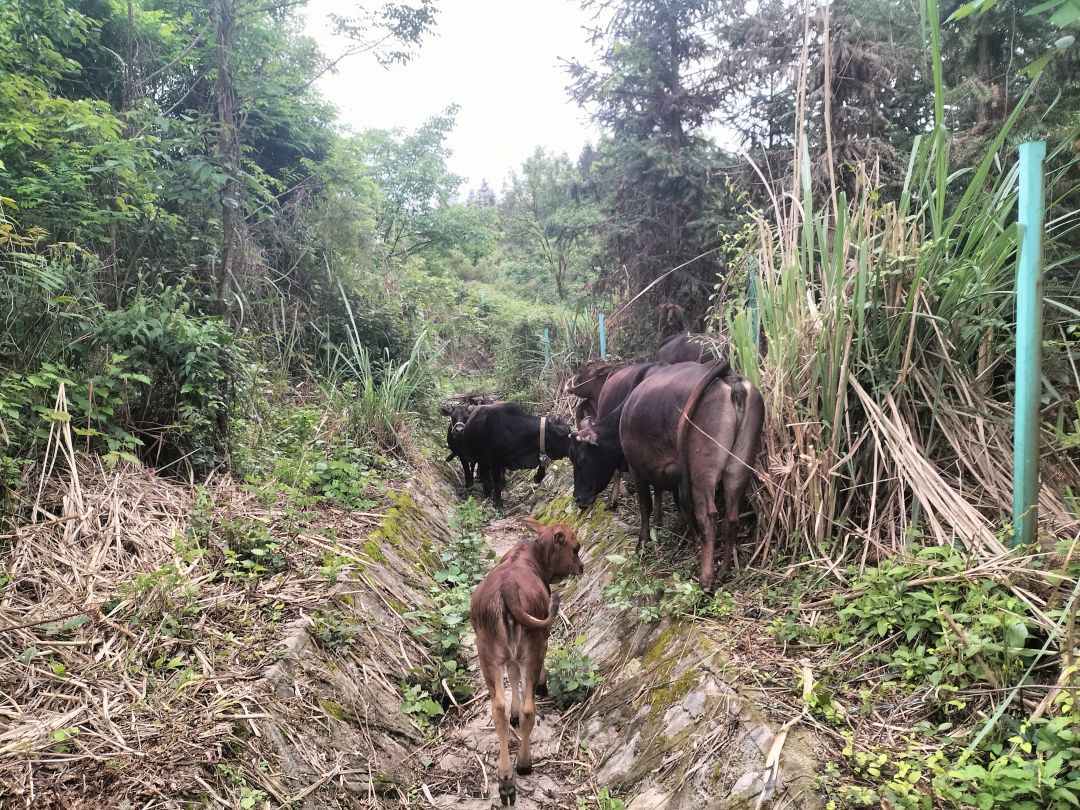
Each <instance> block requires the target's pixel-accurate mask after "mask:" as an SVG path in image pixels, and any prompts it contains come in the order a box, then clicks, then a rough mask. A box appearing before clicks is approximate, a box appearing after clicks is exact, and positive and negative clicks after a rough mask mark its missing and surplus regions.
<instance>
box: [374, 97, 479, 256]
mask: <svg viewBox="0 0 1080 810" xmlns="http://www.w3.org/2000/svg"><path fill="white" fill-rule="evenodd" d="M456 114H457V107H453V106H451V107H448V108H447V109H446V110H445V111H443V113H442V114H441V115H436V116H433V117H432V118H429V119H428V120H427V121H425V122H424V123H423V124H422V125H421V126H420V127H419V128H418V129H417V130H416V131H415V132H410V133H406V132H403V131H402V130H399V129H394V130H381V129H373V130H369V131H367V132H365V133H363V134H362V135H360V136H359V137H358V138H357V140H356V145H357V149H358V151H359V153H360V154H361V159H362V160H363V162H364V164H365V165H366V166H367V167H368V177H369V178H370V180H371V181H372V183H373V184H374V185H375V187H376V188H377V189H378V202H377V206H376V212H375V228H376V232H377V233H378V235H379V239H380V242H381V249H382V255H383V259H384V261H386V262H390V261H400V260H404V259H407V258H409V257H410V256H414V255H416V254H418V253H421V252H424V251H431V250H446V249H449V248H453V247H459V248H461V249H462V250H463V251H464V252H465V253H466V254H467V255H468V256H469V257H470V258H471V259H472V260H473V261H477V260H478V259H479V258H480V257H481V256H483V255H485V254H486V252H487V251H488V250H490V244H491V242H492V239H493V236H492V234H491V233H490V231H491V227H492V224H493V218H492V217H491V215H490V214H488V213H485V211H484V209H478V208H476V207H470V206H466V205H453V204H452V201H453V198H454V195H455V194H456V193H457V190H458V188H460V186H461V182H462V178H461V177H459V176H458V175H456V174H454V173H453V172H451V171H450V170H449V169H448V168H447V166H446V159H447V158H448V157H449V156H450V150H449V148H448V147H447V146H446V137H447V135H449V134H450V130H451V129H452V128H453V126H454V117H455V116H456Z"/></svg>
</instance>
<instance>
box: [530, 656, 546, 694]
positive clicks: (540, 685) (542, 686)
mask: <svg viewBox="0 0 1080 810" xmlns="http://www.w3.org/2000/svg"><path fill="white" fill-rule="evenodd" d="M544 655H545V657H546V656H547V651H546V650H545V651H544ZM547 679H548V671H547V667H540V677H539V678H537V680H536V686H535V687H533V694H535V695H536V696H537V697H547V694H548V685H547Z"/></svg>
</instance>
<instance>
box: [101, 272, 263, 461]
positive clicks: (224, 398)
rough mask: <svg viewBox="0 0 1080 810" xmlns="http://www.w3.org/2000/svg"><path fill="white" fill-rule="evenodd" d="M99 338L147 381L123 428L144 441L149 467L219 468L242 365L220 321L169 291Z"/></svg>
mask: <svg viewBox="0 0 1080 810" xmlns="http://www.w3.org/2000/svg"><path fill="white" fill-rule="evenodd" d="M94 337H95V339H96V340H97V342H98V343H99V344H101V345H103V346H108V347H110V348H111V349H112V350H113V351H119V352H122V353H123V356H124V357H126V358H127V359H128V360H129V361H130V362H131V363H132V364H133V366H134V367H135V368H136V369H137V370H138V371H139V372H140V373H141V374H142V375H143V376H144V377H145V378H147V379H149V380H150V384H149V385H148V386H147V387H146V388H145V389H143V390H142V391H140V394H141V396H140V397H139V398H137V399H135V400H133V401H131V402H129V403H127V413H126V418H125V419H124V420H123V423H122V424H125V425H129V426H130V428H129V429H130V430H131V432H133V433H136V434H137V435H141V436H142V437H144V440H146V441H147V444H148V448H147V452H146V456H147V460H148V461H149V462H150V463H151V464H154V465H157V464H159V463H160V462H161V461H162V460H164V459H168V460H169V461H174V460H176V459H179V458H180V457H184V458H186V459H187V460H188V462H189V463H190V464H191V465H192V466H193V467H195V468H196V469H199V470H203V469H208V468H209V467H211V466H213V465H214V464H217V463H219V462H220V461H221V459H222V457H223V451H224V443H225V436H226V433H225V428H226V421H227V416H228V408H229V402H230V395H231V391H232V387H231V382H232V381H233V380H234V379H235V378H236V377H237V376H238V375H239V374H240V370H241V368H242V358H243V355H242V352H241V351H240V350H239V348H238V347H237V345H236V342H235V340H234V338H233V335H232V332H231V331H230V330H229V329H228V327H227V325H226V324H225V322H224V321H223V320H222V319H221V318H217V317H210V316H205V315H198V314H196V312H195V305H194V301H193V299H192V298H191V296H189V295H188V294H187V293H186V292H184V291H183V290H181V289H179V288H176V287H166V288H163V289H161V290H159V291H158V293H157V294H156V295H155V296H153V297H149V296H144V295H140V296H138V297H136V298H135V299H134V300H133V301H131V302H130V303H129V304H128V305H127V306H126V307H125V308H123V309H120V310H116V311H113V312H110V313H108V314H107V315H106V316H105V317H104V318H103V320H102V323H101V325H100V326H99V327H98V328H97V330H96V331H95V334H94Z"/></svg>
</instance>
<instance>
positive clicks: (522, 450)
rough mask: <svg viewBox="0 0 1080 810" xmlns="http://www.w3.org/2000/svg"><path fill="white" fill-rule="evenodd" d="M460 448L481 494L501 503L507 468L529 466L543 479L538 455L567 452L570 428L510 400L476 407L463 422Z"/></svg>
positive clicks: (559, 456) (498, 504) (542, 468)
mask: <svg viewBox="0 0 1080 810" xmlns="http://www.w3.org/2000/svg"><path fill="white" fill-rule="evenodd" d="M464 439H465V442H464V449H465V454H466V455H467V456H468V458H470V459H473V460H474V461H476V466H477V473H478V474H479V476H480V484H481V486H483V488H484V495H485V496H486V495H490V496H491V499H492V502H493V503H494V504H495V506H498V507H501V506H502V491H503V488H504V487H505V486H506V471H507V470H531V469H532V468H533V467H536V468H537V469H536V475H535V477H534V478H533V481H535V482H536V483H537V484H539V483H540V482H541V481H542V480H544V473H545V472H546V470H545V469H544V464H543V461H542V460H541V458H540V456H541V455H546V456H547V457H548V458H553V459H556V458H566V457H567V456H568V455H569V454H570V428H568V427H567V426H566V425H564V424H563V423H562V422H560V421H559V420H558V419H554V418H551V419H549V418H547V417H544V418H541V417H539V416H533V415H532V414H531V413H528V412H527V411H525V410H524V409H522V408H521V406H519V405H516V404H514V403H513V402H497V403H495V404H494V405H485V406H483V407H481V408H477V409H476V411H475V412H474V413H473V415H472V416H471V417H470V418H469V421H468V422H466V424H465V435H464Z"/></svg>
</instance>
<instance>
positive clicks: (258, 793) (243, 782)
mask: <svg viewBox="0 0 1080 810" xmlns="http://www.w3.org/2000/svg"><path fill="white" fill-rule="evenodd" d="M217 768H218V773H219V774H220V775H221V777H222V779H224V780H225V782H226V783H227V784H230V785H232V786H234V787H236V788H238V789H239V791H240V800H239V802H238V804H239V806H240V807H241V808H243V810H251V808H253V807H257V806H258V805H259V804H261V803H262V802H265V801H266V800H267V798H268V796H267V793H266V791H264V790H258V789H256V788H253V787H250V786H249V785H248V783H247V779H246V778H245V777H244V772H243V770H241V769H240V768H239V767H237V766H235V765H226V764H224V763H222V764H219V765H218V766H217Z"/></svg>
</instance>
